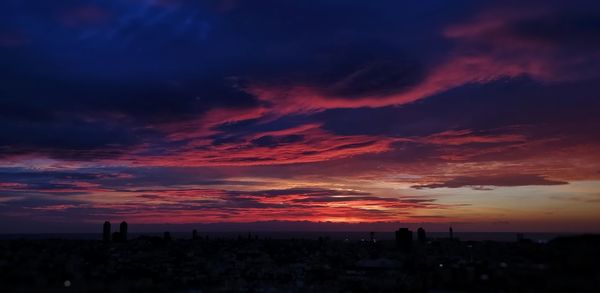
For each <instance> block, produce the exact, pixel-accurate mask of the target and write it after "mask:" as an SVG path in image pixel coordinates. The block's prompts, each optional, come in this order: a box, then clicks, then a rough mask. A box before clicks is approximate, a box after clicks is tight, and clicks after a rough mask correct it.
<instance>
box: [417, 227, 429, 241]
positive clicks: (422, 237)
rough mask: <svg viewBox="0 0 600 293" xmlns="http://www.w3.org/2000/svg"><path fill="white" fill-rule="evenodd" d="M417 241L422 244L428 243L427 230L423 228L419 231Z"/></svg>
mask: <svg viewBox="0 0 600 293" xmlns="http://www.w3.org/2000/svg"><path fill="white" fill-rule="evenodd" d="M417 239H418V240H419V242H420V243H425V242H427V235H426V234H425V229H423V228H422V227H421V228H419V229H417Z"/></svg>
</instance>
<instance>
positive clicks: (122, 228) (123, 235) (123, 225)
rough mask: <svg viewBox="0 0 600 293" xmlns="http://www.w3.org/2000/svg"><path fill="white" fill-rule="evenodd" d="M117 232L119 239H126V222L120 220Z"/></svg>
mask: <svg viewBox="0 0 600 293" xmlns="http://www.w3.org/2000/svg"><path fill="white" fill-rule="evenodd" d="M119 233H120V234H121V235H120V236H121V241H127V222H125V221H123V222H121V225H119Z"/></svg>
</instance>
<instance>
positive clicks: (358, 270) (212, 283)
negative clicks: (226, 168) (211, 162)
mask: <svg viewBox="0 0 600 293" xmlns="http://www.w3.org/2000/svg"><path fill="white" fill-rule="evenodd" d="M101 231H102V234H99V236H98V238H97V239H98V240H65V239H63V240H60V239H46V240H43V239H40V240H28V239H12V240H2V241H0V248H1V255H0V256H1V257H0V272H1V274H0V282H1V283H2V286H3V292H59V291H62V290H66V289H67V288H68V289H69V290H73V291H76V292H424V291H452V292H454V291H471V292H473V291H478V292H514V291H518V292H540V291H553V292H563V291H566V290H575V291H576V292H598V291H597V290H598V289H599V288H600V269H599V268H598V265H597V264H598V263H600V253H599V248H600V236H599V235H581V236H569V237H558V238H555V239H553V240H551V241H549V242H547V243H544V242H535V241H532V240H529V239H527V238H526V237H525V235H523V234H517V235H515V236H516V237H515V241H513V242H497V241H461V240H460V239H457V238H455V237H454V235H453V233H454V232H453V229H452V228H449V231H448V235H447V237H444V238H430V237H428V236H427V233H426V231H425V229H423V228H419V229H417V232H416V234H417V237H416V239H413V231H411V230H410V229H408V228H399V229H398V230H397V231H396V232H395V240H394V241H390V240H380V239H377V233H376V232H367V233H365V237H364V238H363V239H360V240H349V239H331V238H330V237H328V236H323V237H318V238H317V239H307V238H289V239H272V238H270V237H264V236H263V237H261V236H259V235H257V234H254V233H240V234H239V235H238V237H237V238H210V237H208V236H202V235H200V234H199V233H198V231H197V230H193V231H191V233H190V236H189V237H184V238H173V237H172V236H171V233H170V232H169V231H165V232H164V233H163V236H162V237H160V236H150V235H140V236H137V237H135V238H132V239H129V237H128V225H127V223H126V222H122V223H121V224H120V225H119V231H115V232H112V231H111V223H110V222H108V221H107V222H105V223H104V224H103V225H102V230H101Z"/></svg>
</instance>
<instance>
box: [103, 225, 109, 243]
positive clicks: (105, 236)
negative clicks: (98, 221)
mask: <svg viewBox="0 0 600 293" xmlns="http://www.w3.org/2000/svg"><path fill="white" fill-rule="evenodd" d="M102 240H103V241H104V242H110V222H109V221H106V222H104V225H103V226H102Z"/></svg>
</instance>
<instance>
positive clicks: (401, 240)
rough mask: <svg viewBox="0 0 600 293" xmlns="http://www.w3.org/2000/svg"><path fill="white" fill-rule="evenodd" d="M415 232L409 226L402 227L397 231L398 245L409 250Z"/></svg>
mask: <svg viewBox="0 0 600 293" xmlns="http://www.w3.org/2000/svg"><path fill="white" fill-rule="evenodd" d="M412 241H413V232H412V231H411V230H409V229H408V228H400V229H398V231H396V245H397V246H398V247H399V248H401V249H403V250H409V249H410V248H411V246H412Z"/></svg>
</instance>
